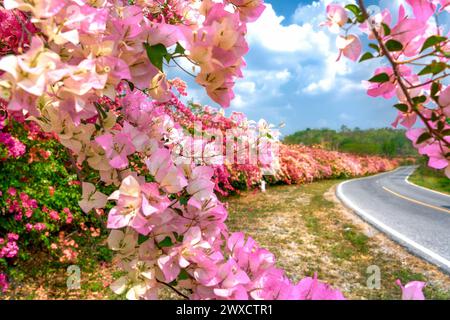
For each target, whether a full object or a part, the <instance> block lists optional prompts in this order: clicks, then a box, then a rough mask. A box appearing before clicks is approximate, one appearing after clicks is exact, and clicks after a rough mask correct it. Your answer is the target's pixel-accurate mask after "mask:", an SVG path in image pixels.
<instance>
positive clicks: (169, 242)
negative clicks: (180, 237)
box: [158, 237, 173, 248]
mask: <svg viewBox="0 0 450 320" xmlns="http://www.w3.org/2000/svg"><path fill="white" fill-rule="evenodd" d="M158 246H159V247H160V248H167V247H171V246H173V242H172V239H171V238H170V237H165V238H164V240H163V241H161V242H160V243H158Z"/></svg>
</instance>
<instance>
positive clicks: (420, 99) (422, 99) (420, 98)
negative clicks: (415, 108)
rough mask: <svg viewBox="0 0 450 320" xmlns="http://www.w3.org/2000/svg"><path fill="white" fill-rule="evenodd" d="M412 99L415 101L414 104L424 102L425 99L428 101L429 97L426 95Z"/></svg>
mask: <svg viewBox="0 0 450 320" xmlns="http://www.w3.org/2000/svg"><path fill="white" fill-rule="evenodd" d="M412 101H413V102H414V104H419V103H424V102H425V101H427V97H426V96H418V97H414V98H412Z"/></svg>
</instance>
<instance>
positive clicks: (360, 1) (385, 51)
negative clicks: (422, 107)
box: [358, 0, 450, 147]
mask: <svg viewBox="0 0 450 320" xmlns="http://www.w3.org/2000/svg"><path fill="white" fill-rule="evenodd" d="M358 4H359V7H360V9H361V12H362V14H363V17H364V19H365V20H367V21H368V22H369V24H370V19H369V14H368V13H367V10H366V7H365V5H364V0H358ZM371 28H372V32H373V34H374V36H375V38H376V39H377V42H378V44H379V45H380V48H381V50H382V52H383V54H384V55H385V56H386V58H387V59H388V61H389V63H390V64H391V66H392V70H393V71H394V75H395V77H396V78H397V81H398V84H399V86H400V89H401V90H402V92H403V94H404V95H405V97H406V100H407V101H408V104H409V105H410V106H411V108H412V111H413V112H414V113H416V114H417V115H418V116H419V118H420V119H421V120H422V122H423V123H424V124H425V126H426V127H427V129H428V131H429V132H430V133H432V134H433V135H434V136H435V137H436V138H437V139H438V140H440V141H441V142H442V143H444V145H446V146H447V147H450V142H447V141H446V140H445V139H444V137H443V136H442V135H441V134H440V133H439V132H438V131H436V130H435V129H434V128H433V127H432V126H431V125H430V124H429V123H428V121H427V118H426V117H425V116H424V115H423V114H422V113H421V112H420V111H419V110H418V109H416V108H413V106H414V105H415V104H414V102H413V100H412V98H411V95H410V94H409V91H408V88H407V86H406V84H405V83H404V82H403V77H402V75H401V73H400V70H399V64H398V63H397V62H396V61H395V60H394V59H393V57H392V56H391V54H390V52H389V50H388V49H387V48H386V45H385V44H384V42H383V39H382V38H381V36H380V34H379V33H378V31H377V30H376V28H374V27H373V26H371ZM433 81H434V80H433Z"/></svg>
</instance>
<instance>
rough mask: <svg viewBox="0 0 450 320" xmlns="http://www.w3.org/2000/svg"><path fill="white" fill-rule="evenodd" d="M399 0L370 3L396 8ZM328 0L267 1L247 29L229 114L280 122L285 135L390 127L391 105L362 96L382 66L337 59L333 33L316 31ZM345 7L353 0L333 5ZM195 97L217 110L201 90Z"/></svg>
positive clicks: (393, 113)
mask: <svg viewBox="0 0 450 320" xmlns="http://www.w3.org/2000/svg"><path fill="white" fill-rule="evenodd" d="M398 1H402V0H381V1H368V4H379V5H380V6H384V4H385V3H386V4H388V5H393V4H395V3H396V2H398ZM330 2H332V1H331V0H315V1H313V0H266V3H267V8H266V10H265V12H264V13H263V15H262V17H261V18H260V19H259V20H258V21H257V22H256V23H253V24H250V25H249V30H248V31H249V32H248V41H249V43H250V48H251V49H250V52H249V53H248V55H247V56H246V61H247V67H246V68H245V70H244V79H240V80H238V81H237V83H236V88H235V93H236V98H235V99H234V101H233V102H232V105H231V107H230V108H229V110H228V111H227V112H230V111H233V110H235V111H242V112H244V113H246V114H247V115H248V117H249V118H250V119H254V120H259V119H260V118H264V119H267V120H268V121H269V122H271V123H274V124H279V123H282V122H284V123H285V124H286V126H285V127H284V128H283V130H282V131H283V134H289V133H293V132H295V131H297V130H301V129H305V128H322V127H328V128H334V129H337V128H339V127H340V126H341V125H347V126H349V127H356V126H358V127H360V128H376V127H386V126H389V125H390V123H391V122H392V120H393V119H394V117H395V114H396V113H395V111H394V109H393V108H392V103H391V102H389V101H386V100H384V99H374V98H370V97H368V96H366V94H365V90H364V87H363V85H362V83H361V81H362V80H366V79H369V78H370V77H371V73H372V72H373V70H374V69H375V68H376V66H377V64H378V63H380V61H368V62H365V63H364V64H357V63H353V62H350V61H347V60H346V59H342V60H341V61H340V62H336V58H337V54H338V52H337V50H336V47H335V37H336V35H334V34H331V33H330V32H329V31H328V30H327V29H326V28H323V27H320V26H319V24H320V22H322V21H324V20H325V15H324V13H325V7H326V5H327V4H328V3H330ZM333 2H341V3H350V2H352V0H347V1H344V0H334V1H333ZM191 89H193V91H191V92H192V93H193V94H194V98H195V100H197V101H199V102H202V103H206V104H210V105H214V103H213V102H211V101H210V100H209V99H208V98H207V97H206V96H205V94H204V93H203V91H202V90H200V89H195V88H192V86H191Z"/></svg>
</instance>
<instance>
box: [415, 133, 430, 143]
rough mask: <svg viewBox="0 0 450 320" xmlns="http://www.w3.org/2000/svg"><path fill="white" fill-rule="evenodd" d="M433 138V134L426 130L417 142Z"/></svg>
mask: <svg viewBox="0 0 450 320" xmlns="http://www.w3.org/2000/svg"><path fill="white" fill-rule="evenodd" d="M429 139H431V134H429V133H428V132H424V133H422V134H421V135H420V137H419V138H418V139H417V141H416V143H417V144H421V143H423V142H425V141H427V140H429Z"/></svg>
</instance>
